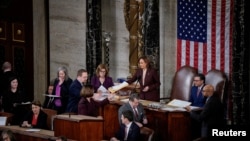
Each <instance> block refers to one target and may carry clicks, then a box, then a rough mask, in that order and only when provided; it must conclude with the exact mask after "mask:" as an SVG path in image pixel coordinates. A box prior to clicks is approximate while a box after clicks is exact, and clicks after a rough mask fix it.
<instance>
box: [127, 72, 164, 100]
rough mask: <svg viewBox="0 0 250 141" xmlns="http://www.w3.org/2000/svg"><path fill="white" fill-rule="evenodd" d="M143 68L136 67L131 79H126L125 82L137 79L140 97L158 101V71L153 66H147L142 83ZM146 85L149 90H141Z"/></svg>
mask: <svg viewBox="0 0 250 141" xmlns="http://www.w3.org/2000/svg"><path fill="white" fill-rule="evenodd" d="M142 74H143V70H142V69H138V70H137V71H136V73H135V74H134V75H133V77H132V78H131V79H129V80H128V81H127V83H129V84H131V83H133V82H135V81H136V80H139V84H140V98H141V99H145V100H150V101H159V100H160V89H159V88H160V85H161V83H160V78H159V74H158V72H157V71H156V70H155V69H153V68H148V69H147V72H146V75H145V80H144V85H143V84H142V82H143V80H142V79H143V78H142ZM146 86H148V87H149V90H148V91H147V92H143V91H142V90H143V88H144V87H146Z"/></svg>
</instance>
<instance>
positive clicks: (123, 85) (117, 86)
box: [109, 81, 128, 93]
mask: <svg viewBox="0 0 250 141" xmlns="http://www.w3.org/2000/svg"><path fill="white" fill-rule="evenodd" d="M127 86H128V83H127V82H125V81H124V82H122V83H121V84H119V85H115V86H112V87H110V88H109V91H110V92H111V93H115V92H116V91H119V90H120V89H122V88H124V87H127Z"/></svg>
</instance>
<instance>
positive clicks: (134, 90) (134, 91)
mask: <svg viewBox="0 0 250 141" xmlns="http://www.w3.org/2000/svg"><path fill="white" fill-rule="evenodd" d="M140 79H141V77H140V76H137V82H136V83H135V87H134V89H133V91H132V93H137V92H136V86H137V84H138V82H139V81H140Z"/></svg>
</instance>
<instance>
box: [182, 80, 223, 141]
mask: <svg viewBox="0 0 250 141" xmlns="http://www.w3.org/2000/svg"><path fill="white" fill-rule="evenodd" d="M202 94H203V96H205V97H207V100H206V103H205V105H204V107H203V109H202V111H201V113H197V112H194V111H192V110H191V108H190V106H188V107H186V109H187V111H188V112H190V116H191V118H193V119H195V120H197V121H200V122H202V126H201V137H202V138H207V137H209V136H211V135H212V134H211V129H214V128H221V127H222V126H224V110H223V105H222V103H221V100H220V98H219V97H218V96H216V95H214V87H213V86H212V85H209V84H208V85H206V86H204V88H203V90H202Z"/></svg>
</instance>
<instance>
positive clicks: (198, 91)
mask: <svg viewBox="0 0 250 141" xmlns="http://www.w3.org/2000/svg"><path fill="white" fill-rule="evenodd" d="M199 93H200V88H198V89H197V97H198V96H199Z"/></svg>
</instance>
